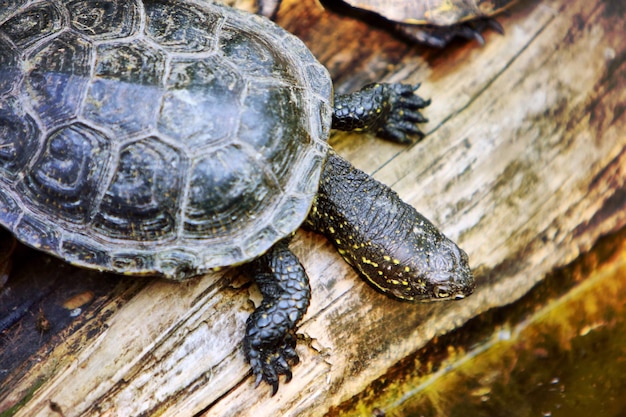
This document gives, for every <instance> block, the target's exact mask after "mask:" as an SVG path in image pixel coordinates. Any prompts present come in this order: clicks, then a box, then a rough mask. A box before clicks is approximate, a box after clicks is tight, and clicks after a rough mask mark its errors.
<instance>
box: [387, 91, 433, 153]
mask: <svg viewBox="0 0 626 417" xmlns="http://www.w3.org/2000/svg"><path fill="white" fill-rule="evenodd" d="M384 86H385V87H387V90H388V92H387V94H388V99H387V101H388V102H389V106H390V109H389V114H388V116H387V120H386V123H385V124H384V125H382V126H381V128H380V129H379V131H378V134H379V135H380V136H381V137H383V138H385V139H388V140H392V141H394V142H398V143H413V142H415V140H414V139H413V138H414V137H417V140H420V139H422V138H423V137H424V132H422V130H421V129H420V128H419V126H418V124H419V123H425V122H427V121H428V119H427V118H426V117H424V115H423V114H422V113H421V112H420V110H421V109H423V108H424V107H426V106H428V105H430V99H427V100H425V99H423V98H422V97H420V96H418V95H417V94H415V92H416V91H417V89H418V88H419V86H420V84H415V85H411V84H387V85H384Z"/></svg>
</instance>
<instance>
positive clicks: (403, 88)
mask: <svg viewBox="0 0 626 417" xmlns="http://www.w3.org/2000/svg"><path fill="white" fill-rule="evenodd" d="M416 89H417V87H415V86H411V85H401V84H372V85H369V86H367V87H365V88H363V89H362V90H360V91H358V92H356V93H353V94H347V95H343V96H336V97H335V114H334V115H333V128H336V129H343V130H365V131H371V132H374V133H376V134H378V135H379V136H382V137H385V138H388V139H391V140H395V141H397V142H401V143H406V142H409V141H411V140H412V138H413V137H415V136H417V137H418V138H421V136H422V133H421V131H420V130H419V128H418V127H417V126H416V124H417V123H421V122H423V121H425V120H426V119H425V118H424V117H423V116H422V115H421V113H420V112H419V111H420V109H422V108H423V107H425V106H427V105H428V103H429V101H426V100H423V99H422V98H420V97H419V96H417V95H415V93H414V92H415V90H416ZM305 225H306V226H308V227H310V228H312V229H313V230H316V231H318V232H320V233H323V234H324V235H326V236H327V237H328V239H330V240H331V241H332V242H333V244H334V245H335V246H336V247H337V249H338V251H339V253H340V254H341V255H342V256H343V257H344V259H345V260H346V261H347V262H348V263H349V264H351V265H352V266H353V267H354V268H355V270H356V271H357V272H358V273H359V275H361V277H363V278H364V279H365V280H367V281H368V282H369V283H370V284H372V285H373V286H375V287H376V288H377V289H379V290H380V291H382V292H384V293H386V294H388V295H390V296H393V297H395V298H399V299H403V300H415V301H417V300H430V299H438V300H443V299H458V298H463V297H465V296H467V295H469V294H471V292H472V291H473V289H474V281H473V277H472V273H471V271H470V268H469V265H468V261H467V255H466V254H465V252H463V251H462V250H461V249H459V248H458V247H457V246H456V245H455V244H454V243H453V242H452V241H451V240H449V239H448V238H446V237H445V236H444V235H443V234H442V233H441V232H439V230H437V228H436V227H435V226H434V225H433V224H432V223H431V222H429V221H428V220H427V219H426V218H424V217H423V216H422V215H420V214H419V213H418V212H417V211H416V210H415V209H414V208H413V207H411V206H410V205H408V204H406V203H404V202H403V201H402V200H401V199H400V198H399V197H398V195H397V194H396V193H395V192H394V191H392V190H391V189H390V188H389V187H387V186H386V185H384V184H381V183H380V182H378V181H376V180H374V179H373V178H371V177H370V176H369V175H367V174H365V173H364V172H362V171H359V170H357V169H356V168H354V167H353V166H352V165H350V163H349V162H348V161H346V160H344V159H342V158H341V157H339V156H338V155H336V154H335V153H334V152H333V151H332V150H329V154H328V157H327V160H326V164H325V166H324V169H323V171H322V177H321V180H320V187H319V191H318V195H317V196H316V198H315V200H314V202H313V207H312V209H311V211H310V213H309V217H308V219H307V221H306V223H305ZM248 268H249V271H250V274H251V275H252V276H254V278H255V280H256V282H257V284H258V285H259V288H260V290H261V293H262V294H263V302H262V304H261V305H260V306H259V307H258V308H257V309H256V310H255V311H254V313H253V314H252V315H251V316H250V317H249V319H248V323H247V330H246V337H245V338H244V350H245V353H246V357H247V359H248V361H249V362H250V365H251V367H252V370H253V373H254V374H255V375H256V383H257V385H258V384H259V383H260V381H262V380H263V381H266V382H267V383H268V384H270V385H271V386H272V392H273V393H274V394H275V393H276V391H277V389H278V379H279V376H280V375H285V376H286V380H287V381H289V380H290V379H291V369H290V366H291V365H294V364H295V363H297V362H298V355H297V354H296V351H295V345H296V337H295V328H296V325H297V324H298V322H299V321H300V319H301V318H302V316H303V315H304V313H305V312H306V309H307V307H308V305H309V300H310V296H311V291H310V287H309V281H308V278H307V275H306V272H305V271H304V268H303V267H302V265H301V264H300V262H299V261H298V259H297V258H296V256H295V255H294V254H293V253H292V252H291V251H290V250H289V248H288V241H287V240H283V241H281V242H280V243H278V244H276V245H275V246H274V247H273V248H272V249H271V250H270V251H269V252H268V253H266V254H265V255H263V256H261V257H260V258H258V259H257V260H255V261H253V262H252V263H251V264H250V265H249V266H248Z"/></svg>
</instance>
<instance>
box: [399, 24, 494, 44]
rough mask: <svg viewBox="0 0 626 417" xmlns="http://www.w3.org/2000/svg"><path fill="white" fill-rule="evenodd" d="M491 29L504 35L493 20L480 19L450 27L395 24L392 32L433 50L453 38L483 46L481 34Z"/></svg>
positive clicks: (483, 39) (483, 40) (483, 41)
mask: <svg viewBox="0 0 626 417" xmlns="http://www.w3.org/2000/svg"><path fill="white" fill-rule="evenodd" d="M487 28H491V29H493V30H494V31H496V32H498V33H499V34H504V28H503V27H502V25H500V23H498V21H497V20H495V19H493V18H489V17H487V18H482V19H476V20H472V21H469V22H466V23H459V24H456V25H452V26H428V25H425V26H424V25H409V24H403V23H396V24H394V25H393V28H392V30H393V31H394V32H396V33H398V35H399V36H401V37H402V38H404V39H406V40H408V41H410V42H417V43H422V44H426V45H428V46H432V47H435V48H443V47H445V46H447V45H448V44H449V43H450V42H452V41H453V40H454V39H455V38H461V39H470V40H472V39H473V40H475V41H476V42H478V43H479V44H480V45H484V44H485V38H483V35H482V32H483V31H485V30H486V29H487Z"/></svg>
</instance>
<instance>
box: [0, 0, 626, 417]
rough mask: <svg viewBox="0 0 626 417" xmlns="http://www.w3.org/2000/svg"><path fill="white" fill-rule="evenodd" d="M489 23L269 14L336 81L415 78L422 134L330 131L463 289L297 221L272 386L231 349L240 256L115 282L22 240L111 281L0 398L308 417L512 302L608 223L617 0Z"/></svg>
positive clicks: (89, 276)
mask: <svg viewBox="0 0 626 417" xmlns="http://www.w3.org/2000/svg"><path fill="white" fill-rule="evenodd" d="M500 22H501V23H502V24H503V26H504V27H505V29H506V34H505V35H504V36H499V35H497V34H494V33H487V35H486V38H487V44H486V45H485V46H484V47H480V46H478V45H477V44H475V43H472V42H469V43H457V44H455V45H453V46H452V47H451V48H448V49H446V50H443V51H434V50H428V49H423V48H420V47H415V46H410V45H407V44H406V43H404V42H402V41H400V40H398V39H395V38H394V37H393V36H391V35H389V34H387V33H386V32H383V31H380V30H378V29H375V28H372V27H370V26H368V25H367V24H365V23H363V22H360V21H358V20H354V19H351V18H350V17H348V16H338V15H333V14H329V13H327V12H325V11H324V10H322V9H321V8H319V6H317V5H316V4H315V3H314V2H310V1H308V0H307V1H306V2H305V1H296V0H289V1H286V2H285V3H284V4H283V8H282V9H281V11H280V12H279V16H278V23H279V24H281V25H283V26H285V27H286V28H288V29H289V30H290V31H292V32H294V33H296V34H297V35H298V36H300V37H301V38H303V39H304V40H305V41H306V42H307V43H308V45H309V46H310V47H311V49H312V50H313V52H314V53H315V54H316V56H318V57H319V58H320V60H321V61H322V62H323V63H324V64H325V65H327V66H328V67H329V69H330V70H331V73H332V75H333V77H334V79H335V80H336V82H337V84H336V86H337V90H338V91H342V92H343V91H348V90H351V89H355V88H357V87H358V86H360V85H362V84H364V83H366V82H369V81H373V80H382V79H384V80H389V81H399V80H404V81H406V82H422V83H423V86H422V88H421V89H420V90H419V93H420V94H421V95H422V96H424V97H432V99H433V104H432V105H431V106H430V107H429V108H428V109H427V116H428V117H429V118H430V122H429V123H428V124H427V125H426V127H425V129H426V131H427V132H428V136H427V137H426V138H425V139H424V140H423V141H422V142H420V143H418V144H415V145H413V146H409V147H405V146H400V145H396V144H391V143H386V142H383V141H380V140H378V139H375V138H373V137H371V136H367V135H355V134H351V133H337V134H334V135H333V137H332V138H331V143H332V145H333V146H334V148H335V149H336V150H338V151H339V152H340V153H341V154H342V155H344V156H345V157H347V158H348V159H349V160H351V161H352V162H353V163H354V164H355V165H357V166H358V167H360V168H361V169H364V170H365V171H367V172H369V173H372V174H373V175H374V176H375V177H376V178H378V179H379V180H380V181H382V182H384V183H387V184H389V185H391V186H392V187H393V188H394V189H395V190H396V191H397V192H398V193H399V194H400V195H401V196H402V197H403V198H404V199H405V200H406V201H407V202H409V203H411V204H412V205H414V206H415V207H416V208H417V209H418V210H419V211H421V212H422V213H423V214H425V215H426V216H427V217H429V218H430V219H431V220H433V221H434V223H435V224H438V225H439V226H440V227H441V229H442V230H443V231H444V233H446V234H447V235H448V236H450V237H451V238H453V239H454V240H456V241H458V243H459V244H460V245H461V246H462V247H463V248H464V249H465V250H466V251H467V252H468V254H469V256H470V260H471V263H472V265H473V267H474V268H475V272H476V276H477V283H478V287H477V290H476V293H475V294H474V295H472V296H471V297H469V298H467V299H465V300H463V301H459V302H450V303H436V304H408V303H401V302H396V301H393V300H390V299H388V298H387V297H385V296H383V295H381V294H379V293H376V292H374V291H373V290H372V289H371V288H370V287H369V286H368V285H366V284H365V283H363V282H361V281H360V280H359V279H358V277H357V276H356V274H355V273H354V271H353V270H352V269H351V268H350V267H349V266H347V265H346V264H345V263H344V262H343V261H342V260H341V258H340V257H339V256H338V255H337V254H336V253H335V251H334V249H333V248H332V246H331V245H330V244H329V243H328V242H326V241H325V240H324V238H322V237H320V236H318V235H315V234H312V233H308V232H304V231H301V232H298V234H297V236H296V238H295V239H294V242H293V244H292V248H293V250H294V252H295V253H296V254H297V255H298V256H299V257H300V259H301V261H302V263H303V264H304V266H305V267H306V269H307V271H308V273H309V276H310V277H311V280H312V291H313V301H312V303H311V306H310V307H309V310H308V312H307V314H306V316H305V317H304V320H303V321H302V323H301V326H300V328H299V333H300V334H301V335H302V338H301V340H300V341H299V343H298V347H297V351H298V353H299V355H300V358H301V363H300V364H299V365H297V366H296V367H294V376H293V380H292V381H291V382H290V383H288V384H284V383H282V384H281V387H280V389H279V392H278V394H277V395H276V396H274V397H271V396H270V388H269V387H267V386H265V385H261V386H260V387H258V388H256V389H255V388H254V380H253V378H252V377H251V375H250V372H249V369H248V366H247V364H246V363H245V360H244V356H243V352H242V350H241V345H240V341H241V339H242V337H243V331H244V328H245V320H246V318H247V316H248V315H249V314H250V313H251V311H252V310H253V305H252V303H251V302H250V300H253V302H254V303H255V304H257V303H258V302H259V300H260V295H259V294H258V292H257V290H256V287H254V286H251V285H250V283H249V281H248V279H247V278H246V277H244V276H242V275H240V274H239V272H238V271H226V272H223V273H215V274H210V275H207V276H205V277H202V278H200V279H197V280H192V281H190V282H186V283H183V284H177V283H170V282H165V281H162V280H149V279H140V280H130V279H128V278H118V277H111V276H108V275H101V274H94V273H92V272H87V271H81V270H77V269H75V268H72V267H69V266H65V265H63V264H61V263H59V262H57V261H55V260H50V259H49V258H46V257H42V256H41V255H39V254H36V253H34V252H31V251H25V252H24V253H25V254H26V255H23V256H26V257H28V258H29V259H35V260H38V261H41V262H46V265H47V266H46V268H48V269H50V268H51V267H54V268H55V272H54V274H55V276H56V277H57V278H55V281H53V282H60V280H62V279H64V278H65V277H72V279H73V280H75V281H76V280H83V282H86V281H89V282H96V281H97V279H98V278H101V282H103V281H106V282H108V283H110V285H109V286H108V287H106V289H105V290H103V291H101V292H98V291H96V290H87V291H92V292H93V293H94V294H96V295H95V296H94V300H93V301H90V303H88V304H86V305H85V306H84V307H83V309H84V311H83V312H82V314H81V315H80V316H79V318H78V319H77V320H75V321H73V322H72V324H71V325H68V326H66V327H64V328H63V329H60V330H59V333H58V334H57V335H55V337H50V338H48V340H47V342H46V343H43V344H42V345H41V346H40V347H39V349H38V351H36V352H34V353H33V354H32V355H30V356H29V358H28V359H24V360H23V361H20V364H19V365H17V366H15V367H12V368H11V372H10V373H9V374H8V375H6V376H4V375H2V376H0V377H3V382H2V388H1V389H0V411H5V410H10V409H13V410H15V411H16V415H23V416H47V415H61V412H62V415H65V416H68V417H69V416H78V415H82V416H91V415H111V416H116V415H120V416H122V415H123V416H130V415H140V414H145V415H148V414H150V415H152V414H160V415H177V416H180V415H194V414H198V413H199V414H200V415H206V416H231V415H241V416H246V415H250V416H263V415H285V416H319V415H324V414H325V413H327V412H328V411H329V410H330V409H331V408H332V407H334V406H337V405H339V404H341V403H342V402H344V401H346V400H348V399H349V398H351V397H352V396H353V395H355V394H357V393H359V392H362V391H363V390H364V389H365V388H366V387H367V386H368V385H369V384H370V383H371V382H372V381H375V380H376V379H377V378H379V377H380V376H381V375H383V374H384V373H385V372H386V371H387V370H388V369H389V368H390V367H391V366H393V365H394V364H396V363H397V362H398V361H400V360H402V359H403V358H406V357H408V356H410V355H412V354H413V353H414V352H416V351H417V350H418V349H419V348H420V347H422V346H424V345H425V344H426V343H427V342H428V341H429V340H431V339H432V338H433V337H435V336H438V335H443V334H446V333H448V332H450V331H451V330H453V329H460V331H462V326H463V324H464V323H466V322H467V321H468V320H469V319H471V318H473V317H477V316H479V315H481V314H482V313H484V312H485V311H487V310H489V309H491V308H494V307H498V306H502V305H506V304H509V303H512V302H514V301H516V300H518V299H519V298H520V297H521V296H522V295H524V294H525V293H526V292H527V291H528V290H529V289H530V288H531V287H532V286H533V285H535V284H536V283H537V282H538V281H540V280H542V279H544V277H545V276H546V274H547V273H548V272H550V271H551V270H553V269H554V268H558V267H560V266H562V265H564V264H566V263H568V262H570V261H571V260H573V259H575V258H576V257H577V256H579V254H580V253H581V252H583V251H586V250H588V249H590V248H591V247H592V246H593V245H594V243H595V242H596V241H597V240H598V238H599V237H600V236H602V235H604V234H607V233H609V232H612V231H616V230H618V229H621V228H623V227H624V224H625V223H626V210H624V208H626V188H625V185H624V181H625V179H626V172H624V171H625V170H626V134H625V132H626V126H625V125H626V118H625V116H624V110H625V109H626V107H625V104H624V103H626V89H625V88H624V87H625V86H626V82H625V74H626V71H625V70H626V64H625V57H626V44H625V43H624V42H623V39H624V30H623V28H624V27H625V24H626V17H625V16H624V9H623V5H621V2H620V0H606V1H597V2H587V1H584V0H572V1H566V0H547V1H538V0H534V1H532V0H531V1H520V2H519V4H518V5H517V6H515V7H513V8H512V9H511V14H510V16H506V17H503V18H501V19H500ZM42 259H44V260H42ZM38 261H37V262H38ZM27 270H28V267H27V266H24V267H23V269H18V270H17V271H16V274H18V275H20V274H22V275H26V272H24V271H27ZM8 285H9V286H10V285H11V281H9V284H8ZM42 285H43V284H42ZM94 285H98V284H94ZM99 285H102V284H99ZM39 289H41V288H39ZM23 291H24V292H25V293H26V294H28V289H27V288H23ZM48 291H52V290H50V289H48ZM70 294H71V295H73V292H70V291H69V290H67V292H66V293H65V297H64V298H63V300H64V301H67V300H68V299H70V298H71V297H70ZM13 295H14V296H15V293H13ZM43 298H45V297H42V299H43ZM56 302H58V300H56ZM68 311H69V310H68ZM72 311H73V310H72ZM28 323H29V322H28V321H27V320H26V319H24V320H23V323H22V329H24V328H26V327H27V325H28ZM15 326H19V323H18V324H17V325H15ZM15 326H13V327H12V328H11V329H9V330H8V331H7V332H9V331H11V332H13V333H6V334H3V335H4V336H5V338H4V341H3V345H2V349H3V350H2V352H17V351H18V350H19V349H11V346H13V347H14V346H18V347H19V346H20V344H21V343H25V342H23V341H21V340H22V339H21V338H20V334H19V332H16V331H15V330H14V329H15ZM40 333H43V332H40ZM9 336H10V337H9ZM9 339H10V341H9V342H7V340H9ZM28 340H29V341H30V342H32V340H33V339H32V338H31V339H28ZM3 355H5V353H2V355H0V356H3ZM12 355H16V356H15V357H17V354H16V353H12ZM281 382H283V381H282V380H281Z"/></svg>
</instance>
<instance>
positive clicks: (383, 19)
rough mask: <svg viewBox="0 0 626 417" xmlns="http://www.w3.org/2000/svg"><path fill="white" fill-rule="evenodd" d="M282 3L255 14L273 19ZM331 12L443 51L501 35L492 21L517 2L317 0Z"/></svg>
mask: <svg viewBox="0 0 626 417" xmlns="http://www.w3.org/2000/svg"><path fill="white" fill-rule="evenodd" d="M281 1H282V0H258V11H259V13H260V14H262V15H264V16H267V17H274V16H275V15H276V12H277V11H278V8H279V6H280V3H281ZM320 1H321V3H322V4H323V5H324V6H326V7H327V8H329V9H331V10H335V11H338V12H340V13H349V14H355V15H357V16H359V17H361V18H363V19H365V20H368V21H374V22H376V23H377V24H379V25H381V26H383V27H385V28H387V29H389V30H391V31H392V32H395V33H397V34H399V35H400V36H402V37H403V38H405V39H408V40H409V41H412V42H418V43H422V44H426V45H429V46H433V47H437V48H443V47H444V46H446V45H447V44H448V43H450V41H452V40H453V39H454V38H455V37H461V38H466V39H476V40H477V41H478V42H479V43H480V44H484V43H485V40H484V38H483V37H482V35H481V32H482V31H483V30H484V29H485V28H486V27H487V26H489V27H491V28H493V29H495V30H496V31H497V32H499V33H503V32H504V30H503V28H502V26H501V25H500V24H499V23H498V22H497V21H496V20H493V19H492V18H491V17H492V16H494V15H496V14H498V13H500V12H502V11H504V10H505V9H506V8H508V7H509V6H511V5H512V4H513V3H514V2H515V1H516V0H320Z"/></svg>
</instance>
